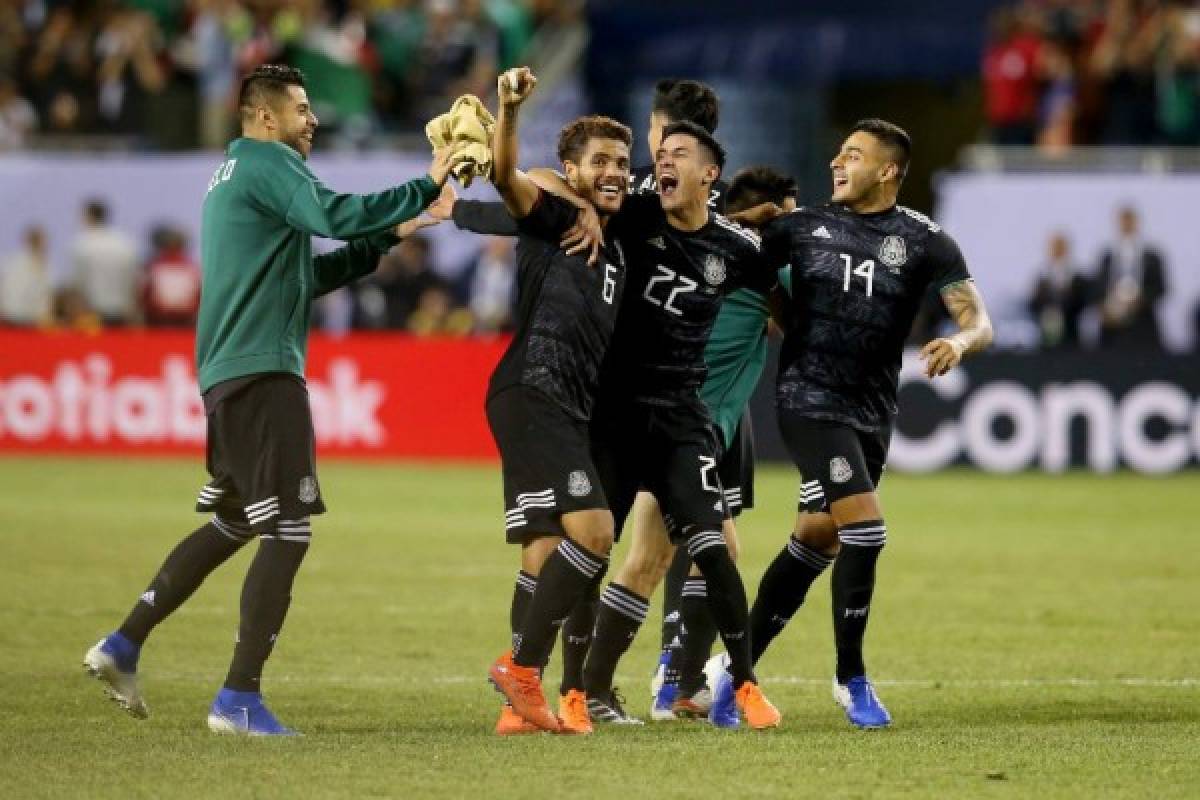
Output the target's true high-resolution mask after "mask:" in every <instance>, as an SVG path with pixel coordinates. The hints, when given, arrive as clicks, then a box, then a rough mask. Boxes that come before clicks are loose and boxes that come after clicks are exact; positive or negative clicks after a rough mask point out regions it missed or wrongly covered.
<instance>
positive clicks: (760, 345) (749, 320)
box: [700, 267, 791, 447]
mask: <svg viewBox="0 0 1200 800" xmlns="http://www.w3.org/2000/svg"><path fill="white" fill-rule="evenodd" d="M790 278H791V270H790V268H788V267H785V268H784V269H781V270H780V271H779V280H780V282H781V283H783V284H784V285H785V287H787V286H788V284H789V282H790ZM769 315H770V308H769V307H768V305H767V296H766V295H765V294H763V293H762V292H760V291H757V290H755V289H739V290H737V291H736V292H730V293H729V295H728V296H726V298H725V301H724V302H723V303H722V304H721V311H720V312H719V313H718V314H717V321H716V322H715V323H714V324H713V329H712V334H711V335H710V336H709V338H708V345H707V346H706V347H705V349H704V363H705V364H706V365H707V366H708V376H707V377H706V378H705V381H704V385H703V386H702V387H701V388H700V399H701V400H703V401H704V404H705V405H706V406H707V407H708V411H709V413H710V414H711V415H712V418H713V422H714V423H715V424H716V425H717V427H718V428H719V429H720V431H721V440H722V442H723V444H724V445H725V446H726V447H728V446H729V445H730V443H731V442H732V441H733V434H734V433H735V432H736V431H737V426H738V420H740V419H741V418H742V411H744V410H745V408H746V403H748V402H750V395H752V394H754V387H755V386H757V385H758V379H759V378H760V377H761V376H762V371H763V366H764V365H765V364H766V361H767V317H768V316H769Z"/></svg>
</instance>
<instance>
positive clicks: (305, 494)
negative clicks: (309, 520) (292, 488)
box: [300, 475, 317, 503]
mask: <svg viewBox="0 0 1200 800" xmlns="http://www.w3.org/2000/svg"><path fill="white" fill-rule="evenodd" d="M316 499H317V482H316V481H315V480H313V477H312V476H311V475H309V476H308V477H306V478H305V479H304V480H302V481H300V502H301V503H312V502H313V501H315V500H316Z"/></svg>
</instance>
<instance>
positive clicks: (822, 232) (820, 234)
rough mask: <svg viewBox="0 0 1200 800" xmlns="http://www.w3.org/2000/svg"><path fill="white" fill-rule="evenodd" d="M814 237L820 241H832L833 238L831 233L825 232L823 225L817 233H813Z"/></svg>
mask: <svg viewBox="0 0 1200 800" xmlns="http://www.w3.org/2000/svg"><path fill="white" fill-rule="evenodd" d="M812 235H813V236H815V237H817V238H818V239H832V238H833V237H832V236H830V235H829V231H827V230H825V226H824V225H822V226H821V227H819V228H817V229H816V230H815V231H813V232H812Z"/></svg>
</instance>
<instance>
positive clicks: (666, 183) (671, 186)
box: [658, 175, 679, 195]
mask: <svg viewBox="0 0 1200 800" xmlns="http://www.w3.org/2000/svg"><path fill="white" fill-rule="evenodd" d="M678 188H679V178H676V177H675V176H674V175H663V176H662V177H661V178H659V179H658V189H659V191H660V192H661V193H662V194H665V195H672V194H675V190H676V189H678Z"/></svg>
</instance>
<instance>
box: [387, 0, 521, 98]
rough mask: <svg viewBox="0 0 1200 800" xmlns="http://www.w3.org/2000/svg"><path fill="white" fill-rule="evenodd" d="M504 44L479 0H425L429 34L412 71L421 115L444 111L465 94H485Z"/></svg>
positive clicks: (492, 80) (492, 78)
mask: <svg viewBox="0 0 1200 800" xmlns="http://www.w3.org/2000/svg"><path fill="white" fill-rule="evenodd" d="M499 48H500V42H499V33H498V31H497V30H496V28H495V26H494V25H493V24H492V22H491V21H490V20H489V19H488V18H487V16H486V15H485V14H484V13H483V9H482V6H481V3H480V0H425V35H424V37H423V39H422V40H421V43H420V49H419V51H418V52H417V54H416V58H415V63H414V64H413V65H412V73H411V75H410V76H409V81H410V85H411V87H412V96H413V100H414V108H413V112H414V113H415V115H416V117H417V118H420V119H422V120H424V119H429V118H431V117H433V116H436V115H437V114H440V113H442V112H443V111H445V110H446V108H448V107H449V105H450V101H452V100H453V99H454V98H455V97H457V96H458V95H460V94H464V93H471V94H476V95H486V94H487V93H488V92H489V91H490V90H491V89H492V88H493V86H494V83H495V80H496V69H497V67H496V64H497V60H498V58H499Z"/></svg>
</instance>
